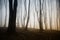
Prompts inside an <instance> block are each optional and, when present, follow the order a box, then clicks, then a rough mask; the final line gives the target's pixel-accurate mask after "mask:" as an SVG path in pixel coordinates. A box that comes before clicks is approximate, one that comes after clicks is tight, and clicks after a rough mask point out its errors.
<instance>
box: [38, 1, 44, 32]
mask: <svg viewBox="0 0 60 40" xmlns="http://www.w3.org/2000/svg"><path fill="white" fill-rule="evenodd" d="M39 2H40V20H39V27H40V31H41V32H42V31H43V26H42V19H41V18H42V9H41V8H42V5H41V0H39Z"/></svg>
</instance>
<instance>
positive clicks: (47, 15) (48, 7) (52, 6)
mask: <svg viewBox="0 0 60 40" xmlns="http://www.w3.org/2000/svg"><path fill="white" fill-rule="evenodd" d="M17 1H18V7H17V16H16V27H23V26H22V25H24V26H25V25H26V22H27V17H28V5H29V0H26V4H25V3H24V2H25V0H17ZM41 4H42V5H40V2H39V0H30V11H29V12H30V16H29V23H28V28H35V29H40V28H39V21H38V20H39V17H40V9H41V10H42V24H43V29H47V30H50V29H52V30H60V25H59V24H60V17H59V15H60V14H59V2H58V1H57V0H41ZM40 6H41V8H40ZM8 22H9V0H0V26H1V27H4V26H5V27H8Z"/></svg>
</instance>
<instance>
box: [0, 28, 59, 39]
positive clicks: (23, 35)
mask: <svg viewBox="0 0 60 40" xmlns="http://www.w3.org/2000/svg"><path fill="white" fill-rule="evenodd" d="M0 40H60V31H43V32H33V31H28V30H27V31H26V30H21V29H20V30H19V32H14V33H8V32H6V28H0Z"/></svg>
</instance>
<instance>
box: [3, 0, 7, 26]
mask: <svg viewBox="0 0 60 40" xmlns="http://www.w3.org/2000/svg"><path fill="white" fill-rule="evenodd" d="M4 2H5V9H6V15H5V24H4V27H6V19H7V0H4Z"/></svg>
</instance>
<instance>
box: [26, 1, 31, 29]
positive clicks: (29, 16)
mask: <svg viewBox="0 0 60 40" xmlns="http://www.w3.org/2000/svg"><path fill="white" fill-rule="evenodd" d="M29 17H30V0H29V4H28V18H27V23H26V30H27V26H28V23H29Z"/></svg>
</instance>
